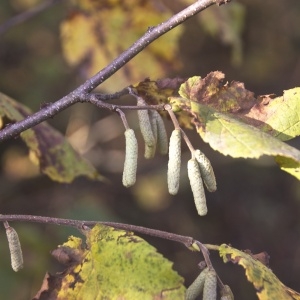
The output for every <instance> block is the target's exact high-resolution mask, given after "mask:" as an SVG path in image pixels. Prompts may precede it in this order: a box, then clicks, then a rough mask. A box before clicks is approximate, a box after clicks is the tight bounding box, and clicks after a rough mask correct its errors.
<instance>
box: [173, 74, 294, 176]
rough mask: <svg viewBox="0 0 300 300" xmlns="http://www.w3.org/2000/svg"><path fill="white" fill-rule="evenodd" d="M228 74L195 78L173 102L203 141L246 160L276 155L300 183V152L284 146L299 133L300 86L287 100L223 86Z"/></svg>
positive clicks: (239, 85)
mask: <svg viewBox="0 0 300 300" xmlns="http://www.w3.org/2000/svg"><path fill="white" fill-rule="evenodd" d="M223 79H224V74H222V73H221V72H212V73H210V74H208V75H207V77H205V78H203V79H202V78H201V77H192V78H190V79H188V80H187V81H186V82H185V83H183V84H182V85H181V87H180V89H179V94H180V96H181V97H179V98H178V97H170V98H169V100H170V103H171V104H172V105H174V106H175V107H176V106H177V107H180V108H181V109H182V110H184V111H186V112H188V113H189V115H190V116H192V119H191V118H188V117H187V116H186V117H185V119H182V120H181V121H182V123H183V124H184V125H186V127H188V126H190V123H191V122H192V123H193V124H194V125H195V126H196V128H197V131H198V133H199V134H200V136H201V137H202V139H203V140H204V141H205V142H207V143H209V144H210V146H211V147H212V148H213V149H215V150H217V151H219V152H221V153H222V154H224V155H230V156H232V157H243V158H259V157H261V156H262V155H269V156H274V158H275V159H276V162H277V163H278V164H279V165H280V167H281V168H282V169H283V170H284V171H287V172H289V173H290V174H292V175H293V176H295V177H297V178H298V179H300V151H298V150H297V149H295V148H293V147H291V146H289V145H287V144H285V143H283V142H282V141H281V140H280V139H279V138H281V139H282V140H287V139H290V138H293V137H295V136H298V135H300V123H299V122H300V120H299V119H300V114H299V111H300V101H299V95H300V88H295V89H292V90H289V91H286V92H285V93H284V95H283V96H282V97H278V98H275V99H271V98H270V97H258V98H257V99H256V98H255V97H254V94H253V93H252V92H250V91H247V90H246V89H245V88H244V85H243V84H242V83H239V82H232V83H230V84H229V83H226V84H225V85H223V84H221V82H222V80H223ZM266 99H267V100H266Z"/></svg>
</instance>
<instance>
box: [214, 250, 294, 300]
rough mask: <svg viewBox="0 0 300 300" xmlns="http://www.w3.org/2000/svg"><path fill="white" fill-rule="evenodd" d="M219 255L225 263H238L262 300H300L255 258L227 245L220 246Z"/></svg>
mask: <svg viewBox="0 0 300 300" xmlns="http://www.w3.org/2000/svg"><path fill="white" fill-rule="evenodd" d="M219 253H220V256H221V257H222V258H223V260H224V262H229V261H230V262H233V263H235V264H236V263H237V264H239V265H240V266H242V267H243V268H244V269H245V272H246V277H247V279H248V281H250V282H251V283H252V284H253V285H254V287H255V289H256V291H257V292H256V294H257V296H258V298H259V299H260V300H271V299H276V300H289V299H290V300H299V299H300V294H299V293H297V292H296V291H294V290H292V289H290V288H288V287H286V286H285V285H284V284H283V283H282V282H281V281H280V280H279V279H278V278H277V277H276V276H275V274H274V273H273V272H272V270H271V269H269V268H268V267H267V266H265V265H264V264H262V263H261V262H260V261H259V260H258V259H256V258H255V256H253V255H251V254H248V253H246V252H243V251H240V250H237V249H235V248H232V247H230V246H228V245H225V244H223V245H221V246H220V248H219Z"/></svg>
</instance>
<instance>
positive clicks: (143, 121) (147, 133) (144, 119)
mask: <svg viewBox="0 0 300 300" xmlns="http://www.w3.org/2000/svg"><path fill="white" fill-rule="evenodd" d="M145 104H146V103H145V101H144V100H143V99H142V98H138V100H137V106H143V105H145ZM138 120H139V125H140V129H141V133H142V136H143V139H144V142H145V155H144V156H145V158H147V159H148V158H152V157H153V156H154V154H155V150H156V140H155V136H154V134H153V131H152V126H151V122H150V117H149V112H148V110H147V109H140V110H138Z"/></svg>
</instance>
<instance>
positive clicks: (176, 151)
mask: <svg viewBox="0 0 300 300" xmlns="http://www.w3.org/2000/svg"><path fill="white" fill-rule="evenodd" d="M180 165H181V132H180V129H174V130H173V132H172V135H171V137H170V144H169V162H168V189H169V193H170V194H171V195H176V194H177V192H178V189H179V180H180Z"/></svg>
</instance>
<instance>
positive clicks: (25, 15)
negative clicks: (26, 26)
mask: <svg viewBox="0 0 300 300" xmlns="http://www.w3.org/2000/svg"><path fill="white" fill-rule="evenodd" d="M60 1H61V0H48V1H45V2H43V3H41V4H40V5H37V6H36V7H33V8H32V9H29V10H27V11H24V12H21V13H20V14H18V15H16V16H14V17H12V18H10V19H9V20H8V21H6V22H4V23H3V24H1V25H0V35H2V34H4V33H6V32H7V31H8V30H9V29H11V28H12V27H14V26H16V25H19V24H21V23H24V22H25V21H27V20H29V19H31V18H33V17H34V16H36V15H38V14H39V13H41V12H42V11H44V10H45V9H47V8H49V7H50V6H52V5H54V4H57V3H58V2H60Z"/></svg>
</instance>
